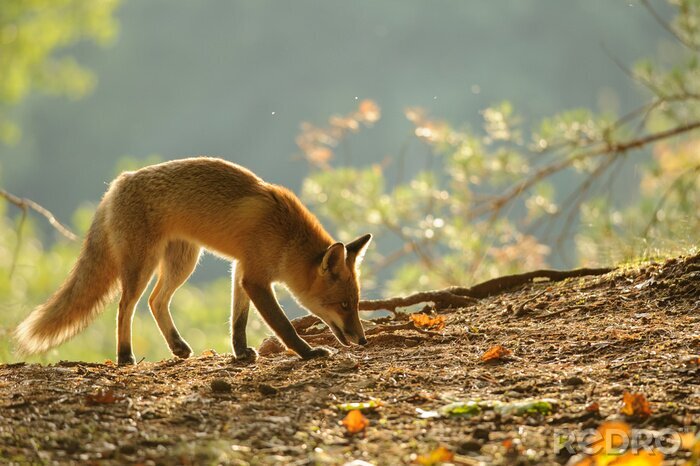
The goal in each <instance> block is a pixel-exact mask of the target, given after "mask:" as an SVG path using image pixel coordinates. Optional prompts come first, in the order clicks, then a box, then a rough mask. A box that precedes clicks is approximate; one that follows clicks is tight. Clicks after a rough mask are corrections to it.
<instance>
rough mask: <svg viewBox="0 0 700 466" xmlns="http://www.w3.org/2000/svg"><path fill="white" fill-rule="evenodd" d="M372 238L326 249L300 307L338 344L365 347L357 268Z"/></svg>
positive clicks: (337, 244)
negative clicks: (315, 318)
mask: <svg viewBox="0 0 700 466" xmlns="http://www.w3.org/2000/svg"><path fill="white" fill-rule="evenodd" d="M371 240H372V235H370V234H367V235H364V236H360V237H359V238H357V239H356V240H354V241H352V242H350V243H348V244H343V243H334V244H332V245H331V246H329V247H328V249H326V252H325V253H324V254H323V259H321V263H320V264H319V266H318V269H317V270H316V274H315V277H314V280H313V284H312V285H311V288H310V289H309V290H308V292H307V293H305V295H306V296H305V298H306V299H304V301H305V302H304V305H305V306H306V307H307V308H308V309H309V311H310V312H311V313H312V314H314V315H316V316H317V317H319V318H320V319H321V320H323V321H324V322H325V323H326V325H328V327H330V329H331V330H332V331H333V334H334V335H335V337H336V338H337V339H338V341H339V342H340V343H342V344H343V345H345V346H349V344H350V343H354V344H358V345H365V344H367V339H366V338H365V331H364V329H363V328H362V323H361V322H360V314H359V302H360V282H359V279H358V278H359V273H358V268H359V266H360V263H361V262H362V258H363V256H364V254H365V250H366V249H367V246H368V245H369V242H370V241H371Z"/></svg>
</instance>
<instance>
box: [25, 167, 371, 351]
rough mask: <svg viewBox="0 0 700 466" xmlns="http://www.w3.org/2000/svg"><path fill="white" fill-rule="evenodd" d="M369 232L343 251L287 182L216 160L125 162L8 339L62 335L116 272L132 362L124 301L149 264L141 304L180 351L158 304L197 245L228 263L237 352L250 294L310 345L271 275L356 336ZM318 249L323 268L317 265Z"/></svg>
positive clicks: (92, 312)
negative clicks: (74, 249)
mask: <svg viewBox="0 0 700 466" xmlns="http://www.w3.org/2000/svg"><path fill="white" fill-rule="evenodd" d="M370 238H371V237H370V236H369V235H366V236H365V237H361V238H359V239H358V240H356V241H355V242H353V243H351V244H348V249H346V247H345V245H342V254H341V253H340V250H339V249H338V247H332V246H333V245H334V244H340V243H334V241H333V239H332V238H331V236H330V235H329V234H328V233H327V232H326V231H325V230H324V229H323V227H322V226H321V224H320V222H319V221H318V220H317V219H316V217H314V216H313V214H311V212H309V211H308V210H307V209H306V208H305V207H304V206H303V205H302V203H301V202H300V201H299V199H298V198H297V197H296V196H295V195H294V194H293V193H292V192H291V191H289V190H288V189H286V188H284V187H281V186H276V185H273V184H270V183H266V182H265V181H263V180H262V179H260V178H259V177H257V176H256V175H255V174H253V173H252V172H250V171H249V170H247V169H245V168H243V167H241V166H239V165H235V164H233V163H230V162H227V161H224V160H221V159H216V158H208V157H195V158H190V159H183V160H175V161H171V162H166V163H162V164H158V165H153V166H149V167H146V168H143V169H141V170H138V171H134V172H125V173H123V174H121V175H120V176H119V177H117V179H115V180H114V181H113V182H112V184H111V185H110V188H109V190H108V191H107V193H106V194H105V196H104V198H103V199H102V202H101V203H100V205H99V207H98V209H97V212H96V215H95V219H94V221H93V224H92V226H91V227H90V231H89V232H88V235H87V238H86V240H85V243H84V245H83V249H82V252H81V254H80V257H79V259H78V262H77V263H76V265H75V267H74V269H73V271H72V272H71V274H70V275H69V277H68V279H67V280H66V282H65V283H64V284H63V285H62V286H61V287H60V288H59V289H58V291H57V292H56V293H55V294H54V295H53V296H52V297H51V298H50V299H49V300H48V301H47V302H46V303H45V304H43V305H41V306H39V307H37V308H36V309H35V310H34V311H33V312H32V313H31V314H30V316H29V317H28V318H27V319H26V320H25V321H23V322H22V323H21V324H20V326H19V327H18V329H17V331H16V337H17V341H18V344H19V347H20V350H21V351H22V352H24V353H28V354H31V353H37V352H42V351H46V350H47V349H49V348H51V347H53V346H56V345H58V344H60V343H62V342H64V341H66V340H68V339H69V338H71V337H72V336H74V335H75V334H76V333H78V332H79V331H80V330H82V329H83V328H84V327H85V326H87V325H88V324H89V322H90V321H91V320H92V318H94V317H95V316H96V315H97V313H98V312H99V310H100V309H101V308H102V307H103V305H104V303H105V302H106V301H107V300H109V299H110V298H111V296H112V295H113V292H114V291H115V290H116V289H117V285H118V284H119V283H120V284H121V291H122V297H121V301H120V305H119V317H118V351H119V360H120V362H127V363H128V362H132V360H133V355H132V354H131V319H132V316H133V309H134V307H135V305H136V302H137V301H138V300H139V298H140V296H141V294H142V293H143V290H144V289H145V287H146V286H147V284H148V281H149V280H150V278H151V276H152V275H153V273H154V272H155V271H156V270H157V271H158V272H157V273H158V283H157V285H156V287H155V289H154V292H153V294H152V295H151V298H150V299H149V305H150V307H151V310H152V312H153V315H154V317H155V318H156V321H157V323H158V326H159V328H160V330H161V332H162V333H163V335H164V336H165V338H166V340H167V342H168V344H169V346H170V348H171V350H172V351H173V353H174V354H176V355H178V356H181V357H187V356H188V355H189V353H190V351H191V350H190V349H189V346H187V344H186V343H185V342H184V340H182V338H181V337H180V336H179V333H178V332H177V330H176V328H175V326H174V323H173V322H172V318H171V317H170V313H169V310H168V307H169V302H170V298H171V296H172V294H173V293H174V292H175V290H176V289H177V288H178V287H179V286H180V285H181V284H182V283H183V282H184V281H185V280H186V279H187V277H188V276H189V275H190V273H191V272H192V270H194V267H195V266H196V263H197V259H198V257H199V253H200V250H201V248H206V249H208V250H211V251H212V252H214V253H216V254H217V255H219V256H221V257H224V258H227V259H230V260H235V261H236V262H237V266H236V268H235V270H236V271H235V276H234V280H233V285H234V306H233V307H234V316H233V317H234V321H239V324H240V325H239V327H240V326H242V327H243V330H242V331H243V335H242V336H241V335H240V332H241V330H240V329H238V330H235V331H234V333H238V335H237V336H236V335H234V349H235V350H236V354H237V355H238V353H239V352H241V353H243V352H246V351H248V350H249V349H248V350H246V349H245V348H244V347H245V333H244V331H245V320H246V319H247V308H248V303H249V302H250V300H251V299H252V301H253V303H254V304H256V307H257V308H258V310H259V311H260V312H261V314H262V315H263V317H265V319H266V321H267V322H268V324H270V326H271V327H272V328H273V330H275V331H276V332H277V333H278V335H280V337H281V338H283V340H284V341H285V343H287V344H288V346H291V347H292V348H293V349H294V350H295V351H297V352H298V353H300V354H301V355H302V356H305V355H307V356H309V357H311V356H313V355H317V354H316V353H313V354H312V353H310V352H309V351H311V349H310V347H308V345H306V344H305V342H303V341H301V340H300V339H299V337H298V336H296V333H295V332H294V335H292V334H291V333H289V327H288V321H287V322H286V323H285V322H283V321H282V320H281V319H280V317H279V315H280V313H279V311H280V310H279V306H278V305H277V303H276V301H275V300H274V296H273V297H272V300H271V299H270V291H269V290H270V284H271V283H273V282H283V283H285V284H286V286H287V287H288V288H289V289H290V291H291V292H292V294H294V296H295V297H296V298H297V300H298V301H299V302H300V303H301V304H302V305H303V306H305V307H307V308H308V309H309V310H310V311H311V312H312V313H314V314H317V315H318V316H319V317H321V318H322V319H323V320H325V321H326V322H327V323H329V325H330V326H331V328H334V327H335V328H334V332H335V333H336V336H338V338H339V339H341V341H342V340H345V337H347V338H349V339H350V340H351V341H353V342H355V343H357V342H358V341H360V342H362V341H364V332H363V331H362V325H361V324H360V321H359V316H358V314H357V303H358V301H359V284H358V280H357V275H356V271H355V270H356V267H355V266H356V265H357V264H356V262H358V263H359V261H360V260H361V256H362V253H363V252H364V249H365V247H366V246H367V244H368V242H369V239H370ZM341 256H342V257H341ZM358 257H359V258H360V259H357V258H358ZM328 258H330V259H332V260H330V262H329V263H332V265H333V268H332V269H328V268H326V269H324V268H323V267H322V265H323V264H326V262H328V261H327V259H328ZM339 258H340V259H342V260H337V259H339ZM241 322H242V324H241ZM251 351H252V350H251ZM248 355H250V354H248Z"/></svg>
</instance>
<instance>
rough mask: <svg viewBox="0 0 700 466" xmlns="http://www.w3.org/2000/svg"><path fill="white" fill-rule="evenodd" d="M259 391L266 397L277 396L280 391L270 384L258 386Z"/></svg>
mask: <svg viewBox="0 0 700 466" xmlns="http://www.w3.org/2000/svg"><path fill="white" fill-rule="evenodd" d="M258 391H259V392H260V393H261V394H263V395H265V396H272V395H277V393H278V392H279V390H278V389H277V388H276V387H273V386H272V385H270V384H266V383H261V384H260V385H258Z"/></svg>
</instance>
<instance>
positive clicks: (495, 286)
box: [360, 267, 614, 312]
mask: <svg viewBox="0 0 700 466" xmlns="http://www.w3.org/2000/svg"><path fill="white" fill-rule="evenodd" d="M612 270H614V269H612V268H607V267H606V268H599V269H587V268H584V269H575V270H535V271H534V272H527V273H520V274H515V275H505V276H503V277H498V278H493V279H491V280H487V281H485V282H483V283H479V284H478V285H474V286H472V287H470V288H465V287H460V286H452V287H449V288H445V289H444V290H434V291H421V292H418V293H414V294H412V295H408V296H398V297H394V298H388V299H373V300H367V301H360V310H361V311H377V310H380V309H386V310H389V311H391V312H396V308H398V307H407V306H412V305H414V304H420V303H428V302H431V303H434V304H435V306H436V307H439V308H449V307H465V306H470V305H472V304H475V303H476V302H477V300H479V299H483V298H487V297H489V296H493V295H497V294H499V293H502V292H504V291H506V290H509V289H512V288H515V287H518V286H521V285H524V284H526V283H530V282H532V281H534V280H536V279H538V278H539V279H546V280H548V281H551V282H557V281H561V280H565V279H567V278H572V277H585V276H591V275H604V274H606V273H608V272H611V271H612Z"/></svg>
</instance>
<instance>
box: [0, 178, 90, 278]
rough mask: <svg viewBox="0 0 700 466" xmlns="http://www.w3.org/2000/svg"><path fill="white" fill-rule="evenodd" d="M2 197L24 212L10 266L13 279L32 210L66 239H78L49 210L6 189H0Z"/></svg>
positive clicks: (18, 227) (18, 225)
mask: <svg viewBox="0 0 700 466" xmlns="http://www.w3.org/2000/svg"><path fill="white" fill-rule="evenodd" d="M0 197H4V198H5V199H7V201H8V202H9V203H11V204H14V205H15V206H17V207H18V208H19V209H20V210H21V211H22V217H21V218H20V220H19V223H18V224H17V244H16V245H15V250H14V252H13V253H12V262H11V264H10V274H9V275H10V277H12V275H13V274H14V273H15V269H16V268H17V260H18V259H19V251H20V249H21V248H22V232H23V230H24V224H25V222H26V221H27V214H28V213H29V210H30V209H31V210H33V211H35V212H37V213H39V214H41V215H42V216H43V217H44V218H46V219H47V220H48V221H49V224H50V225H51V226H52V227H54V228H55V229H56V230H57V231H58V232H59V233H61V234H62V235H63V236H65V237H66V238H68V239H70V240H72V241H75V240H76V239H78V237H77V236H75V234H74V233H73V232H72V231H70V230H69V229H68V228H67V227H65V226H63V224H61V222H59V221H58V220H56V217H54V215H53V214H52V213H51V212H50V211H49V210H48V209H46V208H45V207H43V206H41V205H39V204H37V203H36V202H34V201H32V200H31V199H27V198H24V197H18V196H15V195H14V194H11V193H8V192H7V191H5V190H4V189H0Z"/></svg>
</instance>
